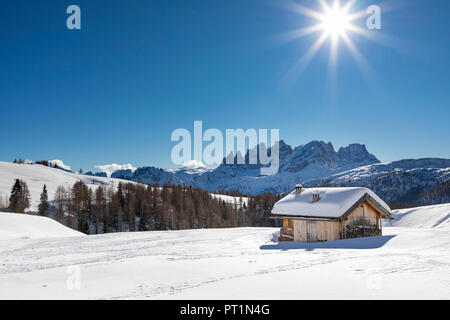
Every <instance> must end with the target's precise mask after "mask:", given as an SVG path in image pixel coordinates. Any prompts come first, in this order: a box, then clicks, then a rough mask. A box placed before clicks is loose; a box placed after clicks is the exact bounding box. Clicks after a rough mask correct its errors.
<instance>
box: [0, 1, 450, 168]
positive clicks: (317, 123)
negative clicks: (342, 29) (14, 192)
mask: <svg viewBox="0 0 450 320" xmlns="http://www.w3.org/2000/svg"><path fill="white" fill-rule="evenodd" d="M297 2H298V3H302V4H303V5H305V6H308V7H311V8H313V9H319V8H318V6H317V4H316V1H313V0H305V1H297ZM342 2H344V3H345V1H342ZM384 2H385V3H384V4H383V1H381V0H380V1H375V0H374V1H365V0H361V1H357V8H358V9H359V10H360V9H364V8H365V7H367V6H368V5H370V4H381V7H382V9H383V8H386V11H382V27H383V29H382V30H377V31H373V32H375V33H377V34H376V36H377V37H382V38H387V39H388V43H387V44H388V45H382V44H380V43H377V42H375V41H371V40H368V39H366V38H364V37H362V36H358V35H355V34H350V36H351V38H352V40H353V41H354V43H355V44H356V46H357V47H358V49H359V51H360V53H361V54H362V55H363V56H364V57H365V59H366V61H367V62H368V64H369V65H370V66H371V68H372V70H373V74H372V77H371V78H369V79H367V77H365V76H364V73H363V72H361V70H360V68H359V67H358V64H357V63H356V62H355V60H354V59H353V58H352V55H351V54H350V52H349V51H348V50H347V49H346V48H345V47H344V46H340V48H339V51H338V52H339V58H338V61H339V62H338V67H337V75H336V78H335V79H336V81H335V82H333V81H330V80H329V79H330V78H329V77H328V76H327V75H328V72H327V70H328V59H329V42H326V43H325V44H324V46H323V47H322V48H321V49H320V50H319V52H318V53H317V54H316V56H315V57H314V59H313V60H312V61H311V63H310V64H309V65H308V67H307V68H306V69H305V70H304V72H303V73H302V74H301V75H300V76H298V77H297V78H296V81H295V82H294V83H291V82H289V83H287V81H286V75H288V74H289V72H290V70H292V67H293V66H294V65H295V63H296V61H298V59H300V58H301V57H302V55H303V54H304V53H305V52H306V51H307V50H308V48H310V47H311V45H312V43H313V42H314V41H315V40H316V39H317V37H318V35H317V34H314V35H311V36H306V37H303V38H300V39H297V40H295V41H291V42H289V43H285V44H279V43H278V42H277V41H275V40H276V39H278V38H277V35H280V34H282V33H284V32H287V31H291V30H294V29H297V28H301V27H305V26H308V24H311V19H309V18H306V17H304V16H302V15H299V14H298V13H295V12H293V11H291V10H287V9H286V6H285V4H287V3H288V2H287V1H282V0H276V1H275V0H274V1H265V0H228V1H223V0H220V1H219V0H208V1H206V0H190V1H181V0H180V1H178V0H171V1H156V0H155V1H149V0H139V1H138V0H130V1H123V0H108V1H103V0H96V1H85V0H74V1H71V2H68V1H47V0H43V1H22V0H16V1H7V2H6V1H3V2H2V10H1V11H0V39H1V50H0V67H1V72H0V88H1V89H0V117H1V126H0V136H1V137H2V144H1V149H0V159H1V160H4V161H12V160H13V159H14V158H18V157H21V158H24V159H32V160H39V159H62V160H64V162H66V163H68V164H69V165H71V166H72V168H73V169H79V168H83V169H85V170H93V169H94V168H93V167H94V165H101V164H108V163H112V162H115V163H132V164H133V165H134V166H145V165H153V166H159V167H173V165H172V163H171V160H170V152H171V149H172V147H173V146H174V145H175V144H174V143H172V142H171V141H170V136H171V133H172V131H173V130H174V129H177V128H187V129H189V130H193V122H194V120H202V121H203V126H204V127H205V128H219V129H221V130H225V129H226V128H244V129H247V128H257V129H258V128H278V129H280V137H281V139H284V140H285V141H286V142H287V143H288V144H291V145H299V144H303V143H306V142H309V141H311V140H319V139H320V140H324V141H327V142H328V141H331V142H332V143H333V145H334V146H335V148H338V147H340V146H343V145H347V144H349V143H354V142H359V143H364V144H366V145H367V148H368V149H369V151H370V152H372V153H374V154H375V155H376V156H377V157H378V158H379V159H380V160H382V161H391V160H397V159H400V158H419V157H445V158H450V126H449V118H450V117H449V116H450V111H449V105H450V80H449V71H450V37H449V36H448V32H449V31H450V2H449V1H448V0H427V1H424V0H397V1H384ZM70 4H77V5H79V6H80V7H81V10H82V30H79V31H69V30H68V29H67V28H66V18H67V14H66V8H67V6H69V5H70ZM393 4H395V8H393V7H392V5H393ZM388 9H390V10H388ZM356 23H357V24H359V25H360V26H362V27H364V25H365V19H362V20H358V22H356ZM333 83H334V85H333Z"/></svg>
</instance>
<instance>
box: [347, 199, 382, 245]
mask: <svg viewBox="0 0 450 320" xmlns="http://www.w3.org/2000/svg"><path fill="white" fill-rule="evenodd" d="M361 225H364V226H366V227H367V228H361ZM352 226H353V228H352ZM356 226H359V227H356ZM342 230H343V234H344V238H345V239H347V238H355V237H362V236H363V234H365V236H378V235H381V234H382V214H381V213H380V212H378V210H377V209H375V208H374V207H373V206H372V205H371V204H370V203H368V202H364V203H363V204H362V205H360V206H358V208H356V209H355V210H353V212H351V213H350V214H349V215H348V216H347V218H346V220H344V221H343V225H342ZM348 230H351V231H348ZM364 230H365V231H364ZM350 232H351V233H350Z"/></svg>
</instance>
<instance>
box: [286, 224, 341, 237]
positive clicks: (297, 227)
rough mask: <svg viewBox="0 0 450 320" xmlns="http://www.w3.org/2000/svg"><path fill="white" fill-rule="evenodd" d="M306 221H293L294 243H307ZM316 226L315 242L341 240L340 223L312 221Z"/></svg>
mask: <svg viewBox="0 0 450 320" xmlns="http://www.w3.org/2000/svg"><path fill="white" fill-rule="evenodd" d="M306 223H307V221H306V220H294V241H300V242H307V241H308V239H307V237H306ZM314 223H316V224H317V241H333V240H340V239H341V223H340V222H339V221H314Z"/></svg>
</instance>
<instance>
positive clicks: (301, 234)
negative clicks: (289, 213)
mask: <svg viewBox="0 0 450 320" xmlns="http://www.w3.org/2000/svg"><path fill="white" fill-rule="evenodd" d="M293 221H294V241H300V242H306V241H307V240H306V221H305V220H293Z"/></svg>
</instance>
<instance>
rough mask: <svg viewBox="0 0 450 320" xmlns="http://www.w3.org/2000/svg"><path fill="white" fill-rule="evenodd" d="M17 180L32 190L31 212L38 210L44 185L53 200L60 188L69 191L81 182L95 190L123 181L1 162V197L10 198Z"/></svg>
mask: <svg viewBox="0 0 450 320" xmlns="http://www.w3.org/2000/svg"><path fill="white" fill-rule="evenodd" d="M16 179H22V180H24V181H25V182H26V183H27V185H28V188H29V189H30V194H31V202H30V203H31V206H30V208H29V209H28V210H30V211H35V210H37V206H38V204H39V197H40V194H41V192H42V188H43V186H44V184H45V185H47V190H48V194H49V198H50V200H52V199H53V197H54V194H55V192H56V189H57V188H58V186H63V187H65V188H66V189H69V188H71V187H72V186H73V185H74V184H75V183H76V182H77V181H80V180H81V181H83V182H84V183H86V184H87V185H89V187H91V188H94V189H95V188H97V187H98V186H99V185H104V186H117V185H118V184H119V182H120V181H121V180H118V179H112V178H104V177H93V176H85V175H80V174H76V173H71V172H66V171H64V170H60V169H54V168H50V167H46V166H42V165H37V164H33V165H31V164H15V163H9V162H2V161H0V196H3V197H4V196H9V193H10V192H11V188H12V186H13V184H14V182H15V180H16ZM122 182H123V181H122Z"/></svg>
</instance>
